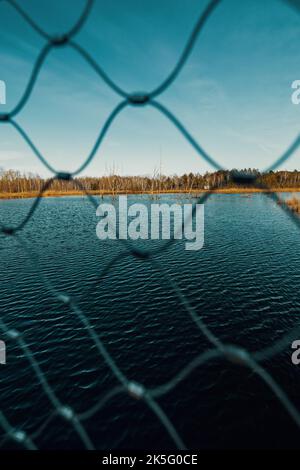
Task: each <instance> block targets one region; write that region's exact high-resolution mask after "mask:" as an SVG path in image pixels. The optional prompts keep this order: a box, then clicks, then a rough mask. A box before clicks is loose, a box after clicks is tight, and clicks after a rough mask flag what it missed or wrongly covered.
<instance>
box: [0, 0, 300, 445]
mask: <svg viewBox="0 0 300 470" xmlns="http://www.w3.org/2000/svg"><path fill="white" fill-rule="evenodd" d="M223 1H224V2H225V1H226V0H223ZM283 1H284V0H283ZM4 3H7V4H9V5H10V6H11V7H12V8H13V9H14V10H15V11H16V13H17V14H19V15H20V16H21V17H22V18H23V20H24V21H26V22H27V23H28V24H29V25H30V26H31V28H32V29H33V30H35V31H36V32H37V33H38V34H39V35H40V36H41V37H42V38H44V39H45V40H46V44H45V46H44V47H43V48H42V50H41V51H40V53H39V55H38V57H37V59H36V62H35V64H34V66H33V70H32V73H31V76H30V79H29V82H28V84H27V86H26V88H25V91H24V93H23V96H22V97H21V99H20V101H19V102H18V103H17V105H16V106H15V107H14V108H13V109H12V110H11V111H10V112H8V113H4V114H0V124H1V125H9V126H12V127H13V128H14V129H15V131H16V132H17V133H18V134H19V135H20V136H21V137H22V138H23V139H24V141H25V142H26V144H27V145H28V146H29V147H30V148H31V150H32V152H33V153H34V154H35V155H36V157H37V158H38V159H39V160H40V161H41V162H42V163H43V164H44V165H45V167H46V168H47V169H48V170H49V171H50V172H51V173H52V174H53V178H52V179H50V180H48V181H47V183H45V185H44V186H43V188H42V190H41V192H40V194H39V195H38V197H37V198H36V199H35V200H34V202H33V204H32V206H31V208H30V210H29V212H28V214H27V215H26V217H25V218H24V219H23V220H22V221H21V222H20V223H19V224H18V225H16V226H14V227H11V226H6V225H5V224H4V223H3V222H2V221H1V222H0V231H1V234H2V235H3V236H5V237H14V238H15V240H16V241H17V243H18V244H19V245H20V246H21V247H22V249H23V250H24V252H25V253H26V255H27V256H28V259H29V261H30V262H31V263H32V265H33V267H34V269H35V270H37V272H38V274H39V277H40V280H41V282H42V283H43V284H44V286H45V287H46V289H47V290H48V292H49V293H50V294H51V295H52V296H53V298H54V299H55V300H56V301H59V302H61V303H62V304H65V305H67V306H68V308H69V309H70V311H71V312H72V313H73V314H74V315H75V316H76V317H77V318H78V320H79V322H80V323H81V324H82V325H83V327H84V328H85V332H86V334H87V335H88V336H89V338H90V340H91V341H92V342H93V344H94V346H95V348H96V351H97V354H98V355H99V358H100V359H101V360H103V361H104V362H105V363H106V364H107V366H108V367H109V368H110V370H111V372H112V373H113V374H114V376H115V378H116V379H117V381H118V383H119V385H118V386H116V387H114V388H112V389H110V390H108V391H107V393H105V394H104V395H103V396H102V397H101V399H100V400H99V402H98V403H97V404H96V405H94V406H92V407H90V408H89V409H87V410H86V411H85V412H82V413H78V412H76V410H75V409H73V408H72V407H71V406H69V405H68V403H63V402H62V401H61V400H60V398H59V397H58V396H57V394H56V393H55V392H54V390H53V388H52V387H51V385H50V383H49V382H48V380H47V376H46V374H45V372H44V371H43V370H42V367H41V365H40V364H39V362H38V361H37V360H36V358H35V356H34V354H33V353H32V351H31V348H30V346H29V344H28V342H26V334H24V333H23V332H21V331H17V330H16V329H10V328H9V327H8V326H7V325H6V323H5V322H4V321H3V320H2V319H0V330H1V331H2V333H3V335H4V338H3V339H5V338H6V339H9V340H13V341H15V342H16V343H17V345H18V346H19V347H20V349H21V350H22V352H23V353H24V355H25V357H26V358H27V360H28V363H29V365H30V367H31V368H32V371H33V372H34V374H35V376H36V377H37V379H38V381H39V384H40V387H41V390H42V391H43V393H44V394H45V395H46V396H47V398H48V399H49V402H50V404H51V408H52V411H51V412H50V413H49V416H48V418H47V419H46V420H45V421H44V422H43V423H42V425H41V426H40V427H39V428H38V429H36V431H35V432H34V433H31V434H30V435H29V434H27V433H26V432H25V431H24V430H22V429H21V428H18V425H17V423H10V422H9V421H8V419H7V417H6V415H5V412H4V410H2V411H1V410H0V426H1V427H2V429H3V433H4V439H3V440H2V441H1V442H0V445H1V446H2V447H3V446H4V443H5V442H6V440H7V439H10V440H12V441H14V442H15V443H18V444H19V445H21V446H23V447H24V448H27V449H37V448H38V447H39V446H38V438H39V436H40V435H41V434H42V432H43V431H44V430H45V429H46V428H47V426H48V425H49V424H50V423H51V421H52V420H53V419H54V418H55V417H58V416H59V417H61V419H62V420H65V421H66V424H67V425H68V426H71V427H73V429H74V431H75V432H76V433H77V434H78V436H79V438H80V439H81V441H82V443H83V445H84V447H85V448H86V449H94V448H95V446H94V443H93V442H92V440H91V438H90V437H89V433H88V429H87V426H86V425H85V422H86V421H87V420H88V419H89V418H91V417H92V416H94V415H95V414H96V413H97V412H99V411H100V410H101V409H102V408H104V407H105V406H106V405H107V404H108V403H109V401H110V400H112V399H113V398H114V397H116V396H117V395H119V394H128V395H129V396H130V397H131V398H132V400H139V401H142V402H144V404H145V406H148V407H149V408H150V410H151V411H152V412H153V413H154V415H156V417H157V419H158V420H159V421H160V423H161V425H162V426H163V427H164V428H165V431H166V432H167V433H168V434H169V436H170V438H171V439H172V440H173V442H174V444H175V446H176V447H177V448H178V449H186V448H187V443H185V442H184V439H183V437H182V436H180V435H179V433H178V431H177V430H176V428H175V426H174V425H173V424H172V422H171V420H170V419H169V418H168V416H167V415H166V413H165V412H164V410H163V409H162V407H161V406H160V404H159V399H160V398H161V397H162V396H164V395H166V394H168V393H169V392H171V391H172V390H173V389H174V388H175V387H177V385H178V384H179V383H180V382H181V381H183V380H184V379H185V378H186V377H187V376H189V374H191V373H192V372H193V371H194V370H195V369H197V368H199V367H200V366H202V365H203V364H205V363H206V362H208V361H212V360H214V359H216V358H218V359H219V360H220V359H223V360H224V361H230V362H231V363H233V364H238V365H239V366H241V365H242V366H244V367H246V368H249V369H251V370H252V371H253V372H254V373H255V374H257V375H258V376H259V377H260V378H261V380H262V381H263V382H265V384H266V385H267V386H268V387H269V389H270V393H273V394H274V395H275V396H276V397H277V398H278V400H279V401H280V402H281V404H282V406H283V407H284V408H285V410H286V412H287V413H288V414H289V415H290V418H291V419H292V420H294V421H295V423H296V425H297V426H298V427H299V433H300V412H299V411H298V410H297V408H296V407H295V406H294V405H293V403H292V402H291V401H290V399H289V397H288V396H287V394H286V393H285V391H284V390H283V389H282V388H281V387H280V385H279V384H278V383H277V382H276V381H275V380H274V379H273V378H272V376H271V375H270V374H269V373H268V371H267V370H266V368H264V367H263V365H262V364H263V363H264V362H265V361H267V360H269V359H271V358H272V357H274V356H275V355H277V354H279V353H280V352H282V351H283V350H284V349H285V348H286V347H287V345H290V343H291V341H292V340H294V339H295V338H296V337H297V335H299V334H300V325H299V326H298V327H296V328H294V329H292V330H291V331H290V332H288V333H287V334H286V335H284V336H283V337H282V338H281V339H279V340H278V341H277V342H276V343H275V344H273V345H272V346H271V347H267V348H264V349H262V350H259V351H256V352H252V353H250V352H248V351H247V350H246V349H243V348H241V347H239V346H236V345H234V344H227V343H226V344H225V343H223V342H222V341H221V339H220V338H218V337H217V336H215V334H214V333H213V332H212V331H211V330H210V329H209V328H208V327H207V326H206V324H205V322H204V321H203V319H202V318H201V315H199V313H198V312H196V311H195V309H194V308H193V306H192V305H191V303H190V302H189V300H188V298H187V297H186V296H185V295H184V294H183V292H182V291H181V289H180V288H179V286H178V284H177V283H176V281H175V280H174V278H173V277H172V276H171V275H170V274H169V273H168V272H167V271H166V269H165V268H164V266H163V265H162V263H161V262H160V261H159V260H158V257H157V254H158V253H159V252H160V251H162V250H167V249H168V248H169V246H170V245H171V244H172V243H173V241H174V239H175V237H174V236H173V238H172V239H171V240H169V241H167V242H166V243H165V244H164V245H163V247H160V248H158V249H156V250H155V251H151V252H149V251H145V250H140V249H137V248H136V247H135V246H133V245H132V244H131V243H130V242H129V241H126V240H120V241H119V243H123V245H124V252H123V253H122V254H121V255H120V254H119V255H118V256H116V257H115V258H114V259H113V260H112V261H111V262H110V263H109V264H108V265H107V266H106V267H105V268H104V269H103V271H102V273H101V276H100V278H103V277H105V276H106V275H108V274H109V273H110V271H111V270H112V269H113V267H114V265H115V264H116V263H117V262H118V260H119V259H120V257H124V256H125V257H126V256H128V257H130V256H133V257H137V258H139V259H140V260H142V261H143V262H145V263H150V264H151V265H152V266H153V267H154V268H155V269H156V270H158V271H159V272H160V275H161V277H163V279H164V281H165V283H166V285H167V286H168V288H169V289H170V290H171V291H172V293H173V294H174V296H175V298H176V299H177V301H178V304H179V305H180V306H181V308H182V309H184V311H185V312H186V314H187V315H188V316H189V317H190V319H191V320H192V322H194V323H195V324H196V326H197V328H199V330H200V332H201V334H202V335H204V336H205V337H206V338H207V340H208V341H209V343H210V344H211V348H210V349H208V350H206V351H204V352H202V353H201V354H200V355H198V356H197V357H195V358H194V359H193V360H192V361H191V362H189V363H188V364H187V365H186V366H185V367H184V368H183V369H182V370H181V371H180V372H179V373H177V374H176V375H175V376H174V377H173V378H172V379H171V380H170V381H168V382H166V383H164V384H162V385H160V386H157V387H155V388H149V387H145V386H144V385H143V384H142V383H138V382H135V381H132V380H130V377H127V376H126V375H125V374H124V373H123V371H122V370H121V369H120V368H119V367H118V364H117V363H116V362H115V360H114V358H113V357H112V356H111V355H110V353H109V352H108V350H107V348H106V346H105V344H104V342H103V341H102V339H101V338H100V337H99V336H98V335H97V333H96V332H95V330H94V328H93V326H92V325H91V323H90V321H89V319H88V318H87V316H86V315H85V313H84V312H83V311H82V310H81V309H80V308H79V306H78V304H77V303H76V301H75V300H74V299H73V298H71V297H70V296H69V295H67V294H65V293H63V292H59V291H58V290H57V289H56V288H54V286H53V285H52V283H51V282H50V280H49V279H48V278H47V276H45V275H44V274H43V271H42V269H41V266H40V265H39V260H38V256H37V254H36V253H35V252H34V251H33V250H32V249H31V247H30V246H29V245H28V244H27V242H26V240H25V237H22V229H23V228H24V227H25V225H26V224H27V222H28V221H29V220H30V219H31V217H32V215H33V214H34V212H35V211H36V209H37V207H38V205H39V203H40V200H41V199H40V198H41V196H42V195H43V193H44V192H45V191H46V190H47V189H48V188H49V187H50V186H51V183H52V181H53V180H54V179H58V180H64V181H71V180H72V181H74V183H75V184H76V185H78V187H79V189H81V190H82V191H84V193H85V194H86V196H87V198H88V200H89V201H90V203H91V204H92V205H93V206H94V207H95V208H97V207H98V202H97V200H96V198H95V197H94V196H93V195H91V194H89V192H88V191H87V190H86V189H85V188H84V187H83V186H82V184H81V183H80V182H79V181H78V180H77V179H75V177H76V176H77V175H78V174H80V173H81V172H82V171H83V170H85V169H86V168H87V167H88V165H89V163H90V162H91V161H92V160H93V158H94V156H95V154H96V152H97V150H98V149H99V147H100V146H101V143H102V142H103V139H104V138H105V136H106V134H107V133H108V131H109V129H110V127H111V125H112V123H113V122H114V121H115V119H116V118H117V117H118V115H120V113H123V112H125V110H126V108H128V107H130V106H133V107H139V106H152V107H153V108H155V109H156V110H157V111H158V112H159V113H161V114H163V115H164V116H165V117H166V118H167V119H168V120H169V121H170V122H171V123H172V124H173V125H174V126H175V127H176V128H177V130H178V131H179V132H180V133H181V134H182V136H183V137H184V138H185V139H186V140H187V141H188V142H189V143H190V144H191V145H192V147H193V148H194V149H195V150H196V152H197V153H198V154H199V156H201V157H202V158H203V159H204V160H205V161H206V162H207V163H209V164H210V165H211V166H212V167H213V168H215V169H217V170H222V169H223V167H222V166H221V165H220V164H219V163H218V161H217V160H216V159H215V158H214V157H212V156H211V155H209V154H208V153H207V152H206V151H205V150H204V149H203V148H202V147H201V145H200V144H199V142H197V141H196V140H195V139H194V137H193V136H192V135H191V134H190V133H189V131H188V130H187V129H186V127H185V126H184V125H183V124H182V122H181V121H180V120H179V119H178V118H177V117H176V116H175V115H174V114H173V113H172V112H171V111H170V110H169V109H167V108H166V107H165V106H164V105H163V104H162V103H160V102H159V101H158V100H157V98H158V97H159V96H160V95H161V94H162V93H164V91H165V90H167V89H168V88H169V87H171V86H172V83H173V82H174V80H175V79H176V77H177V76H178V74H179V73H180V71H181V69H182V68H183V67H184V65H185V63H186V61H187V59H188V57H189V55H190V53H191V51H192V49H193V46H194V44H195V42H196V41H197V40H198V38H199V36H200V35H201V31H202V29H203V28H204V26H205V24H206V23H207V21H208V20H209V18H210V17H211V15H213V13H214V11H215V10H216V9H217V8H218V5H219V4H220V3H222V0H211V1H209V2H208V4H207V6H206V8H205V9H204V11H203V12H202V13H201V15H200V17H199V18H198V20H197V22H196V24H195V26H194V29H193V30H192V32H191V34H190V37H189V39H188V41H187V43H186V45H185V47H184V49H183V51H182V53H181V55H180V57H179V59H178V61H177V63H176V65H175V67H174V69H173V70H172V71H171V72H170V74H169V75H168V76H167V77H166V79H165V80H164V81H163V82H162V83H161V84H160V85H159V86H157V88H155V89H154V90H152V91H150V92H144V93H139V94H132V93H128V92H127V91H126V90H124V89H122V88H121V87H120V86H119V85H118V84H117V83H116V82H115V81H114V80H113V79H112V78H111V77H110V76H108V75H107V74H106V72H105V71H104V70H103V69H102V67H101V65H99V64H98V63H97V62H96V61H95V60H94V58H93V57H92V56H91V55H90V54H89V52H88V51H87V50H85V49H84V48H83V47H82V46H81V45H80V44H78V43H77V42H76V40H75V36H76V34H77V33H78V32H79V31H80V29H81V28H82V26H83V25H84V23H85V21H86V20H87V18H88V17H89V15H90V14H92V13H91V12H92V6H93V3H94V1H93V0H87V1H86V4H85V7H84V9H83V11H82V14H81V15H80V17H79V19H78V21H77V22H76V23H75V24H74V26H73V27H72V28H71V29H70V30H69V31H67V32H65V33H63V34H61V35H60V36H55V37H52V36H50V35H49V34H48V33H47V32H45V31H44V30H43V29H42V28H41V27H40V26H39V25H38V24H37V23H36V22H35V21H34V20H33V19H32V18H31V17H30V15H28V14H27V12H26V11H25V10H24V9H23V7H21V6H20V5H19V4H18V3H17V2H16V1H15V0H0V8H2V7H3V4H4ZM286 3H289V4H290V5H291V7H292V8H294V10H295V14H297V13H300V1H299V0H286ZM63 47H64V48H66V47H68V48H71V49H73V50H74V51H76V52H77V53H78V54H79V55H80V56H81V57H82V58H83V59H84V60H85V61H86V63H87V64H88V65H89V66H90V67H92V68H93V69H94V70H95V71H96V73H97V74H98V76H99V78H100V79H102V80H103V81H104V82H105V83H106V84H107V86H108V87H110V89H111V90H113V91H114V92H115V93H116V94H117V95H119V96H120V98H121V101H120V102H119V104H118V105H117V106H116V107H115V108H114V109H113V110H112V112H111V114H110V115H109V116H108V118H107V119H106V122H105V124H104V125H103V127H102V129H101V130H100V132H99V135H98V137H97V139H96V142H95V143H94V146H93V148H92V150H91V152H90V153H89V155H88V156H87V157H86V158H85V160H84V161H83V163H82V164H81V165H80V167H79V168H78V169H77V170H75V171H74V172H72V173H62V172H57V171H56V170H55V168H53V167H52V165H51V164H50V163H49V162H48V161H47V160H46V158H45V157H44V156H43V154H42V152H40V150H39V149H38V148H37V147H36V145H35V144H34V142H33V141H32V140H31V138H30V136H29V135H28V134H27V132H26V131H25V129H24V128H23V127H22V126H20V125H19V124H18V122H17V120H16V117H17V116H18V115H19V113H21V111H22V109H23V108H24V107H25V106H26V104H27V102H28V100H29V99H30V96H31V93H32V91H33V89H34V86H35V84H36V82H37V80H38V77H39V73H40V71H41V69H42V67H43V65H44V63H45V60H46V58H47V56H49V54H51V51H52V50H53V49H56V48H63ZM299 147H300V134H299V135H298V136H297V138H296V139H295V141H294V142H292V144H291V145H290V146H289V148H288V149H287V150H286V151H285V152H284V153H283V155H281V156H279V157H278V158H276V159H275V160H274V163H273V164H272V165H271V166H270V167H268V168H266V170H265V172H269V171H271V170H275V169H276V168H278V167H279V166H280V165H282V164H283V163H285V162H286V161H287V160H288V159H289V158H290V157H291V155H292V154H294V153H295V151H296V150H297V149H298V148H299ZM232 180H233V181H234V182H235V183H236V184H247V185H252V186H253V187H259V188H261V189H265V190H266V192H265V193H264V194H265V196H266V197H271V198H273V199H274V200H275V201H276V202H280V207H281V208H282V209H283V210H285V211H286V212H287V214H288V215H289V217H291V219H292V220H293V222H294V223H295V224H296V225H297V226H299V228H300V220H299V217H298V216H297V215H295V214H294V213H293V212H292V211H291V210H290V209H289V207H288V206H287V205H286V204H285V202H284V201H283V200H281V199H280V198H279V196H278V195H277V194H276V193H272V192H269V191H268V188H267V187H266V186H262V185H261V184H259V183H258V182H257V181H256V177H255V176H253V175H250V174H244V173H236V174H233V175H232ZM213 192H214V188H211V189H210V190H209V191H207V192H206V193H204V194H203V195H202V196H201V197H199V198H198V200H197V202H198V203H204V202H205V200H207V198H209V197H210V195H211V194H213Z"/></svg>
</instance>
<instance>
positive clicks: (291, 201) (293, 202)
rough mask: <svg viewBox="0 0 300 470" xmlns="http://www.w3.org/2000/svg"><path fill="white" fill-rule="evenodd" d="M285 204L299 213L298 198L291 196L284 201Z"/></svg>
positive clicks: (299, 200)
mask: <svg viewBox="0 0 300 470" xmlns="http://www.w3.org/2000/svg"><path fill="white" fill-rule="evenodd" d="M286 204H287V206H288V207H289V208H290V209H291V210H292V211H293V212H297V213H298V214H300V199H298V198H296V197H293V198H292V199H288V200H287V201H286Z"/></svg>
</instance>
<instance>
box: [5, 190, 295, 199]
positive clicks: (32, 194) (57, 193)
mask: <svg viewBox="0 0 300 470" xmlns="http://www.w3.org/2000/svg"><path fill="white" fill-rule="evenodd" d="M297 192H300V188H270V189H259V188H225V189H214V190H208V189H192V190H190V191H189V190H178V189H177V190H165V191H164V190H162V191H116V192H113V191H99V190H97V191H88V193H89V194H91V195H93V196H100V197H101V196H119V195H122V194H123V195H124V194H127V195H144V194H148V195H158V194H190V195H197V194H203V193H214V194H253V193H297ZM38 195H39V192H38V191H34V192H24V193H0V199H30V198H36V197H37V196H38ZM85 195H86V194H85V193H84V191H45V192H44V193H43V194H42V196H41V197H66V196H85Z"/></svg>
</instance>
